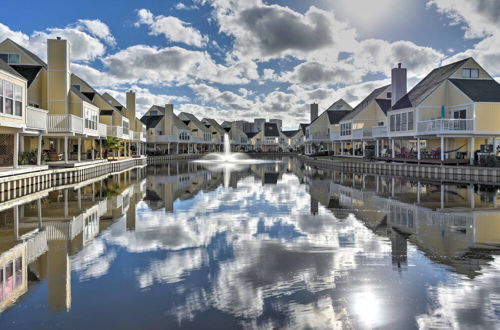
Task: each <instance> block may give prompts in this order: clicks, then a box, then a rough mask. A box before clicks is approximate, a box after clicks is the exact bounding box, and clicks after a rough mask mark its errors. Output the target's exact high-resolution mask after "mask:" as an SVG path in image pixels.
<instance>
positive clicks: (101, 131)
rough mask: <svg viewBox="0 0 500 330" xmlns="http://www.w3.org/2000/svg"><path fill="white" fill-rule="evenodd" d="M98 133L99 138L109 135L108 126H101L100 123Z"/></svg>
mask: <svg viewBox="0 0 500 330" xmlns="http://www.w3.org/2000/svg"><path fill="white" fill-rule="evenodd" d="M97 133H98V134H99V136H101V137H106V136H107V134H108V129H107V125H106V124H101V123H98V124H97Z"/></svg>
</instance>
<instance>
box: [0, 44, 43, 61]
mask: <svg viewBox="0 0 500 330" xmlns="http://www.w3.org/2000/svg"><path fill="white" fill-rule="evenodd" d="M4 42H8V43H10V44H11V45H13V46H14V47H16V48H17V49H19V51H21V52H22V53H24V55H26V56H27V57H29V58H30V59H31V60H32V61H33V62H35V63H36V64H38V65H40V66H42V67H44V68H47V63H45V62H44V61H43V60H42V59H41V58H40V57H38V56H37V55H35V54H34V53H32V52H31V51H29V50H28V49H26V48H24V47H23V46H21V45H19V44H18V43H17V42H15V41H14V40H12V39H10V38H7V39H5V40H4V41H3V42H2V43H4Z"/></svg>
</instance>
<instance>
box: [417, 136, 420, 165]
mask: <svg viewBox="0 0 500 330" xmlns="http://www.w3.org/2000/svg"><path fill="white" fill-rule="evenodd" d="M417 159H418V160H420V138H417Z"/></svg>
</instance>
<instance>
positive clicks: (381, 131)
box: [372, 126, 387, 137]
mask: <svg viewBox="0 0 500 330" xmlns="http://www.w3.org/2000/svg"><path fill="white" fill-rule="evenodd" d="M372 136H373V137H386V136H387V126H373V127H372Z"/></svg>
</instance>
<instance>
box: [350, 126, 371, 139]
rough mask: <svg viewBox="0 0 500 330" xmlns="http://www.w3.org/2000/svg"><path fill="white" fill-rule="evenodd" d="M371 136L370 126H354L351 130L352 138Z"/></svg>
mask: <svg viewBox="0 0 500 330" xmlns="http://www.w3.org/2000/svg"><path fill="white" fill-rule="evenodd" d="M371 138H372V128H371V127H363V128H356V129H353V130H352V139H353V140H364V139H371Z"/></svg>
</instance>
